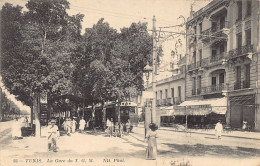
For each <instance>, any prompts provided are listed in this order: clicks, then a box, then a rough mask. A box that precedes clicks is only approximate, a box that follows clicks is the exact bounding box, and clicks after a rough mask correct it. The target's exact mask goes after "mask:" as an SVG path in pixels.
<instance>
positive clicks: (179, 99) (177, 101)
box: [174, 96, 181, 105]
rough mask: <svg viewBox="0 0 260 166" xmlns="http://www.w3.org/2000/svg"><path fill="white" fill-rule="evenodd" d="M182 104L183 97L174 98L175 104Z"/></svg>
mask: <svg viewBox="0 0 260 166" xmlns="http://www.w3.org/2000/svg"><path fill="white" fill-rule="evenodd" d="M180 103H181V97H180V96H179V97H175V98H174V104H177V105H178V104H180Z"/></svg>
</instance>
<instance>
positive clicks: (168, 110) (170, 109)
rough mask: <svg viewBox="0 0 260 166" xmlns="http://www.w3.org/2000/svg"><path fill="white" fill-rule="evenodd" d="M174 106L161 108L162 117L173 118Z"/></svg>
mask: <svg viewBox="0 0 260 166" xmlns="http://www.w3.org/2000/svg"><path fill="white" fill-rule="evenodd" d="M173 114H174V110H173V106H168V107H160V116H173Z"/></svg>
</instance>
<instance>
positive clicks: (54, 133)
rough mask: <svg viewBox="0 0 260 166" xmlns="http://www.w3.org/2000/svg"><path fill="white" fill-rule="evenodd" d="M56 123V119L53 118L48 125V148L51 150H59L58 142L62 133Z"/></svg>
mask: <svg viewBox="0 0 260 166" xmlns="http://www.w3.org/2000/svg"><path fill="white" fill-rule="evenodd" d="M55 124H56V120H55V119H52V120H51V122H50V124H49V126H48V149H49V151H51V150H53V152H57V146H56V142H57V138H58V137H59V134H60V133H59V129H58V126H57V125H55ZM51 148H52V149H51Z"/></svg>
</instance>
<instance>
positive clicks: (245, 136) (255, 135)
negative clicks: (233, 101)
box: [138, 122, 260, 140]
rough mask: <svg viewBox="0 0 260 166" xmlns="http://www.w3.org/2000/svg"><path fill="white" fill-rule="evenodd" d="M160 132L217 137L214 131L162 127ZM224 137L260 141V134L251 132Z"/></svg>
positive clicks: (223, 134)
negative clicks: (167, 131)
mask: <svg viewBox="0 0 260 166" xmlns="http://www.w3.org/2000/svg"><path fill="white" fill-rule="evenodd" d="M138 127H141V128H144V123H143V122H139V125H138ZM159 130H169V131H173V132H189V133H195V134H204V135H215V130H214V129H209V130H205V129H188V130H187V131H186V129H185V128H183V129H175V128H173V127H160V128H159ZM222 136H224V137H234V138H243V139H254V140H260V132H249V131H235V130H231V131H224V132H223V133H222Z"/></svg>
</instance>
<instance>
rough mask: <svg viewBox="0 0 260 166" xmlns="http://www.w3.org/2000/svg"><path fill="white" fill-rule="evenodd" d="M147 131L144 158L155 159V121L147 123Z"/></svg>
mask: <svg viewBox="0 0 260 166" xmlns="http://www.w3.org/2000/svg"><path fill="white" fill-rule="evenodd" d="M149 128H150V129H149V131H148V132H147V133H146V142H148V146H147V148H146V160H156V157H157V142H156V138H157V132H156V130H157V129H158V126H157V125H156V124H155V123H151V124H150V125H149Z"/></svg>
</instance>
